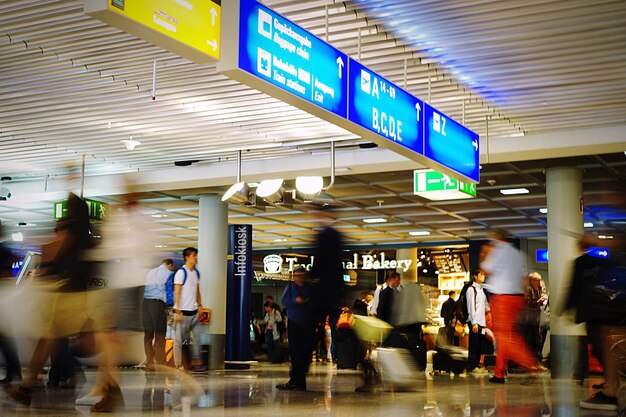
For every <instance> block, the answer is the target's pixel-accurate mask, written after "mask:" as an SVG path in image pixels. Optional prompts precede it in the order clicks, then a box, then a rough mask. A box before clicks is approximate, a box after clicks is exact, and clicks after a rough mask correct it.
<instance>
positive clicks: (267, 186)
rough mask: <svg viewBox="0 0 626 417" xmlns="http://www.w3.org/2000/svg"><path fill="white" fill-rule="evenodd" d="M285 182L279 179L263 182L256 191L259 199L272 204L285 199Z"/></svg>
mask: <svg viewBox="0 0 626 417" xmlns="http://www.w3.org/2000/svg"><path fill="white" fill-rule="evenodd" d="M284 182H285V180H283V179H282V178H277V179H273V180H263V181H261V183H260V184H259V186H258V187H257V189H256V195H257V197H261V198H262V199H263V200H265V201H266V202H268V203H270V204H274V203H278V202H279V201H281V200H282V199H283V194H284V192H285V189H284V188H283V184H284Z"/></svg>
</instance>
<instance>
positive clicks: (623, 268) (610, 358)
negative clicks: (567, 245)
mask: <svg viewBox="0 0 626 417" xmlns="http://www.w3.org/2000/svg"><path fill="white" fill-rule="evenodd" d="M593 241H594V239H593V237H591V236H588V235H587V236H585V237H583V239H581V241H580V242H579V247H580V248H581V249H582V250H584V251H585V253H583V254H582V255H581V256H579V257H578V258H577V259H576V260H575V261H574V272H573V275H572V283H571V285H570V288H569V292H568V294H567V297H566V301H565V304H564V306H563V309H564V310H565V309H569V308H575V309H576V315H575V321H576V322H577V323H583V322H585V323H586V324H587V329H588V338H589V341H590V343H591V344H592V346H593V351H594V353H597V357H598V360H600V362H601V364H602V366H603V368H604V377H605V381H604V383H603V384H600V385H594V387H593V388H595V389H598V390H599V391H598V392H596V393H594V394H592V395H591V396H590V397H589V398H586V399H583V400H581V401H580V402H579V405H580V407H581V408H584V409H591V410H603V411H617V410H618V408H619V407H618V405H619V406H621V407H622V410H621V411H619V412H620V413H622V414H621V415H624V414H626V398H621V399H620V401H621V403H620V404H618V393H619V392H624V388H623V387H621V381H620V375H619V373H620V369H623V368H624V366H625V364H624V362H623V361H624V358H623V357H621V358H620V357H619V356H618V355H617V354H616V352H615V351H612V349H613V347H614V346H618V345H619V344H621V343H625V342H624V341H625V340H626V317H625V316H624V314H623V310H624V307H623V306H624V305H625V304H624V302H623V300H624V298H625V296H624V294H625V293H626V245H625V242H624V241H623V240H621V239H619V238H618V239H614V240H613V241H610V242H609V241H607V242H604V245H606V246H609V247H610V251H611V259H608V260H607V259H601V258H595V259H593V258H594V257H592V256H591V255H589V254H587V252H586V250H587V249H588V247H589V246H591V243H592V242H593ZM606 284H608V285H609V286H605V285H606ZM596 288H599V290H595V289H596ZM597 293H601V294H602V295H601V297H600V298H601V299H598V297H597ZM613 299H614V300H613ZM612 302H613V303H612ZM615 303H619V305H620V306H621V313H620V312H617V311H616V310H614V309H615V308H616V305H615ZM561 312H562V311H561ZM620 360H621V361H622V362H621V363H620ZM620 388H621V391H620Z"/></svg>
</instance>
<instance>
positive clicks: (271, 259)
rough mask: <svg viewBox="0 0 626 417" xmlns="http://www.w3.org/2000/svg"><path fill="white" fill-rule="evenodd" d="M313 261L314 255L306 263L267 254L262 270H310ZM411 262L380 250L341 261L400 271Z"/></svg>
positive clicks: (348, 266)
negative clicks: (300, 268) (389, 255)
mask: <svg viewBox="0 0 626 417" xmlns="http://www.w3.org/2000/svg"><path fill="white" fill-rule="evenodd" d="M314 262H315V257H314V256H311V257H310V258H308V262H307V263H301V262H298V258H297V257H295V256H293V257H285V258H283V257H282V256H280V255H274V254H273V255H267V256H266V257H265V258H263V271H264V272H265V273H266V274H284V273H290V272H293V270H294V269H296V268H298V267H302V268H304V269H306V270H307V271H310V270H311V268H312V267H313V263H314ZM412 263H413V261H412V260H411V259H386V258H385V252H381V253H380V254H379V255H378V254H371V255H369V254H363V255H359V254H358V253H353V254H352V256H351V257H350V260H348V261H343V262H342V264H343V268H344V269H361V270H372V269H401V270H402V272H406V271H408V270H409V268H410V267H411V264H412Z"/></svg>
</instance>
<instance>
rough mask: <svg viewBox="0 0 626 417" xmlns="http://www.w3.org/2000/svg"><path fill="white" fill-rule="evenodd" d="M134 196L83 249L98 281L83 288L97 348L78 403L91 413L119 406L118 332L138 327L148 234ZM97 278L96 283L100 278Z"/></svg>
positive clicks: (126, 198) (120, 342)
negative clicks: (93, 373)
mask: <svg viewBox="0 0 626 417" xmlns="http://www.w3.org/2000/svg"><path fill="white" fill-rule="evenodd" d="M146 220H147V219H146V217H145V215H144V213H143V209H142V207H141V205H140V204H139V202H138V200H137V195H136V194H133V193H130V194H127V195H125V196H124V203H123V204H121V205H119V206H117V207H115V209H112V210H111V211H110V213H109V216H108V218H107V220H106V222H104V224H103V225H102V230H101V235H102V238H101V243H100V244H99V245H98V246H97V247H95V248H93V249H91V250H89V251H88V252H87V258H88V259H89V260H90V261H91V262H93V263H94V265H96V268H97V275H96V276H98V277H102V279H100V280H94V284H95V285H94V286H92V287H91V288H89V291H88V292H87V300H88V315H89V319H90V321H89V325H88V326H87V328H86V330H88V331H91V332H93V335H94V338H95V343H96V347H97V349H98V350H99V351H100V352H101V356H100V363H99V366H98V376H97V379H96V383H95V384H94V386H93V388H92V389H91V390H90V391H89V392H88V394H87V395H85V396H83V397H81V398H78V399H76V404H77V405H91V411H92V412H111V411H116V410H118V409H120V408H122V407H124V405H125V402H124V396H123V393H122V390H121V387H120V385H119V382H118V376H117V374H118V364H119V361H120V359H121V357H122V355H123V353H124V350H123V343H124V342H125V340H124V338H123V333H122V332H123V331H129V330H130V331H141V332H143V324H142V320H141V313H140V312H141V302H142V299H143V291H142V289H143V285H144V284H145V277H146V274H147V272H148V271H149V269H150V268H149V266H148V265H150V263H151V262H152V260H151V257H150V250H151V249H152V248H153V246H152V245H153V239H152V236H151V234H150V233H149V230H150V227H149V226H148V224H147V221H146ZM100 281H101V282H100Z"/></svg>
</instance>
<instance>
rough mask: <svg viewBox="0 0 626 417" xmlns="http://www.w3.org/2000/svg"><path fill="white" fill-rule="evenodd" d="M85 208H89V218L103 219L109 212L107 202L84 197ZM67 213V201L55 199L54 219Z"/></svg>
mask: <svg viewBox="0 0 626 417" xmlns="http://www.w3.org/2000/svg"><path fill="white" fill-rule="evenodd" d="M85 203H87V208H88V209H89V218H90V219H91V220H105V219H106V218H107V216H108V214H109V204H108V203H103V202H101V201H95V200H90V199H88V198H85ZM66 214H67V201H57V202H56V203H54V214H53V216H52V217H53V218H54V220H55V221H56V220H59V219H60V218H62V217H63V216H65V215H66Z"/></svg>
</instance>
